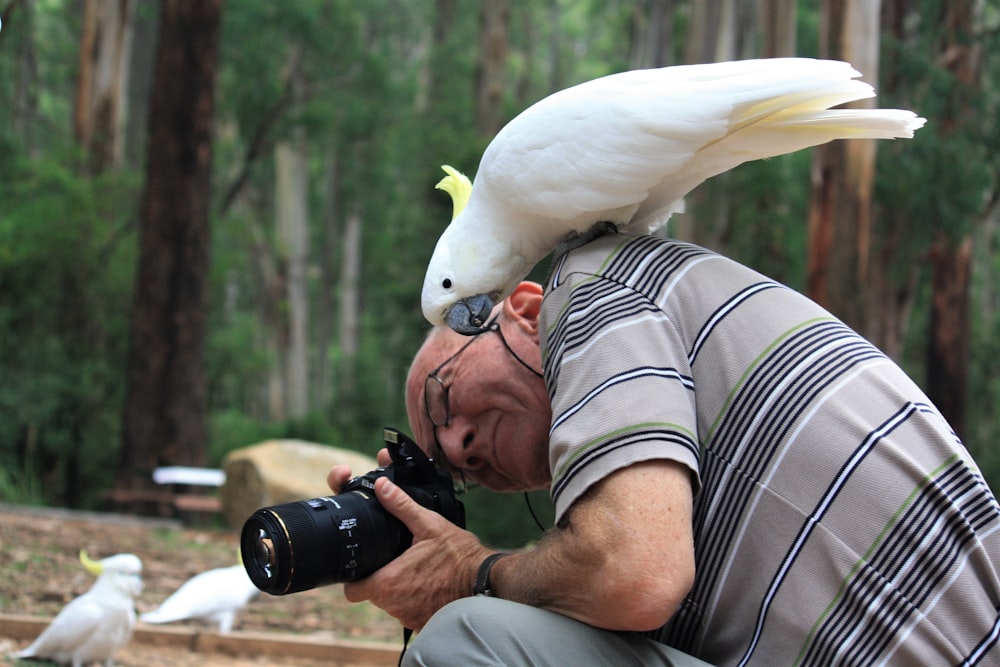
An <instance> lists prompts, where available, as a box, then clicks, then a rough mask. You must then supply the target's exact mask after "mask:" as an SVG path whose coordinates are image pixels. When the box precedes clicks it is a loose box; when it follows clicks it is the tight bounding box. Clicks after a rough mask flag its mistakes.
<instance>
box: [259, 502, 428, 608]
mask: <svg viewBox="0 0 1000 667" xmlns="http://www.w3.org/2000/svg"><path fill="white" fill-rule="evenodd" d="M411 541H412V536H411V535H410V533H409V531H408V530H407V529H406V527H405V526H404V525H403V524H402V523H401V522H400V521H399V520H398V519H396V518H395V517H393V516H391V515H390V514H388V513H387V512H386V511H385V510H384V509H382V506H381V505H379V504H378V501H377V500H375V497H374V495H373V494H371V493H370V492H368V491H363V490H355V491H350V492H347V493H342V494H340V495H337V496H327V497H321V498H313V499H311V500H300V501H296V502H292V503H285V504H283V505H273V506H271V507H264V508H262V509H259V510H257V511H256V512H254V514H253V515H252V516H251V517H250V518H249V519H247V521H246V523H245V524H244V525H243V531H242V534H241V535H240V551H241V553H242V556H243V566H244V567H245V568H246V571H247V574H248V575H249V576H250V580H251V581H253V583H254V585H255V586H257V588H259V589H260V590H262V591H264V592H265V593H270V594H271V595H286V594H288V593H297V592H299V591H304V590H308V589H310V588H316V587H317V586H325V585H327V584H333V583H340V582H344V581H354V580H355V579H361V578H363V577H366V576H368V575H369V574H371V573H372V572H374V571H375V570H377V569H378V568H380V567H382V566H383V565H385V564H386V563H388V562H389V561H390V560H392V559H393V558H395V557H396V556H398V555H399V554H400V553H402V552H403V551H404V550H405V549H406V548H407V547H409V545H410V542H411Z"/></svg>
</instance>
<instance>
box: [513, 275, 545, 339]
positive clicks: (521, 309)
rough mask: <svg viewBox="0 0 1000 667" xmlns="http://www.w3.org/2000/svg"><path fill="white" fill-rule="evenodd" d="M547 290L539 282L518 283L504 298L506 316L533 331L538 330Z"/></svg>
mask: <svg viewBox="0 0 1000 667" xmlns="http://www.w3.org/2000/svg"><path fill="white" fill-rule="evenodd" d="M544 294H545V292H544V290H543V289H542V286H541V285H539V284H538V283H532V282H528V281H523V282H521V283H518V285H517V287H515V288H514V291H513V292H511V295H510V296H509V297H507V298H506V299H505V300H504V303H503V313H504V318H505V319H508V320H510V321H512V322H517V323H519V324H520V325H522V326H525V327H527V329H528V330H529V331H531V332H532V333H534V332H536V331H537V330H538V313H539V311H541V309H542V297H543V296H544Z"/></svg>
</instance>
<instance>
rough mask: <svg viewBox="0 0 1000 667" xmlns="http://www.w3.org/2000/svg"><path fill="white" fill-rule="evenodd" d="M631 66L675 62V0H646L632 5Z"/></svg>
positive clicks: (646, 66)
mask: <svg viewBox="0 0 1000 667" xmlns="http://www.w3.org/2000/svg"><path fill="white" fill-rule="evenodd" d="M631 32H632V34H631V37H632V39H631V46H630V49H629V51H630V54H629V69H644V68H648V67H667V66H668V65H671V64H673V33H674V0H644V1H643V2H637V3H635V5H634V6H633V8H632V30H631Z"/></svg>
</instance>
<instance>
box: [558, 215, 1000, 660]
mask: <svg viewBox="0 0 1000 667" xmlns="http://www.w3.org/2000/svg"><path fill="white" fill-rule="evenodd" d="M540 325H541V326H540V331H541V339H542V340H541V345H542V354H543V360H544V366H545V380H546V383H547V385H548V389H549V396H550V399H551V402H552V415H553V416H552V427H551V433H550V466H551V469H552V478H553V481H552V488H551V494H552V498H553V501H554V503H555V506H556V514H557V517H559V516H561V515H562V514H563V513H565V512H566V510H567V508H569V507H570V506H571V505H572V503H573V501H574V500H575V499H576V498H578V497H580V495H581V494H582V493H583V492H584V491H586V489H587V488H588V487H589V486H590V485H591V484H593V483H594V482H596V481H597V480H600V479H601V478H603V477H605V476H606V475H608V474H609V473H611V472H612V471H614V470H617V469H620V468H623V467H625V466H628V465H630V464H633V463H636V462H639V461H646V460H651V459H670V460H675V461H679V462H681V463H683V464H684V465H686V466H688V467H689V468H690V469H691V471H692V479H693V482H694V489H695V502H694V540H695V558H696V567H697V572H696V577H695V582H694V586H693V588H692V589H691V591H690V593H689V594H688V596H687V598H686V600H685V601H684V603H683V604H682V606H681V608H680V609H679V611H678V612H677V613H676V614H675V616H674V617H673V618H672V619H671V621H670V623H668V625H667V626H665V627H664V628H663V629H662V630H661V631H659V632H657V633H654V636H655V637H656V638H657V639H659V640H660V641H663V642H665V643H667V644H670V645H671V646H674V647H676V648H678V649H680V650H683V651H685V652H688V653H691V654H693V655H696V656H698V657H700V658H702V659H704V660H707V661H708V662H711V663H714V664H726V665H744V664H747V665H750V664H752V665H767V666H768V667H773V666H774V665H830V664H847V665H875V664H881V663H883V662H885V663H889V664H901V665H918V664H919V665H931V664H935V665H936V664H949V665H956V664H976V663H978V662H983V663H984V664H986V663H988V662H990V661H993V662H996V661H998V660H1000V649H998V648H997V640H998V635H1000V623H998V609H1000V567H998V564H1000V531H998V528H1000V508H998V505H997V500H996V498H995V497H994V495H993V494H992V493H991V491H990V489H989V488H988V487H987V485H986V483H985V482H984V480H983V479H982V477H981V475H980V473H979V471H978V469H977V468H976V465H975V463H974V462H973V461H972V459H971V458H970V456H969V454H968V452H967V451H966V449H965V448H964V446H963V445H962V443H961V442H960V441H959V440H958V438H957V437H956V436H955V434H954V432H953V431H952V430H951V429H950V427H949V426H948V424H947V423H946V422H945V420H944V419H943V418H942V417H941V415H940V414H939V413H938V411H937V410H936V409H935V408H934V406H933V405H931V404H930V402H929V400H928V399H927V397H926V396H925V395H924V394H923V392H922V391H921V390H920V389H919V388H918V387H917V386H916V385H915V384H914V383H913V381H912V380H910V379H909V378H908V377H907V375H906V374H905V373H904V372H903V371H902V370H901V369H900V368H899V367H898V366H897V365H896V364H894V363H893V362H892V361H891V360H889V359H888V358H887V357H886V356H885V355H883V354H882V353H881V352H879V351H878V350H877V349H876V348H875V347H873V346H872V345H871V344H870V343H868V342H867V341H866V340H865V339H864V338H862V337H861V336H859V335H858V334H857V333H855V332H854V331H852V330H851V329H849V328H848V327H847V326H845V325H844V324H843V323H841V322H840V321H839V320H837V319H836V318H835V317H833V316H832V315H831V314H830V313H828V312H827V311H825V310H824V309H822V308H821V307H820V306H819V305H817V304H816V303H814V302H813V301H811V300H809V299H807V298H806V297H804V296H802V295H801V294H799V293H797V292H795V291H794V290H792V289H789V288H787V287H785V286H783V285H781V284H779V283H776V282H774V281H772V280H770V279H768V278H766V277H764V276H762V275H760V274H759V273H756V272H755V271H752V270H750V269H748V268H746V267H744V266H742V265H740V264H738V263H736V262H733V261H731V260H729V259H726V258H725V257H722V256H720V255H718V254H716V253H713V252H711V251H708V250H705V249H704V248H699V247H697V246H694V245H690V244H686V243H681V242H677V241H672V240H666V239H661V238H655V237H651V236H626V235H610V236H604V237H601V238H598V239H597V240H595V241H593V242H591V243H588V244H587V245H584V246H582V247H580V248H577V249H575V250H572V251H570V252H569V253H567V254H566V255H564V256H562V257H561V258H560V259H559V261H558V262H557V263H556V265H555V266H554V269H553V272H552V275H551V276H550V280H549V284H548V285H547V286H546V294H545V300H544V302H543V306H542V312H541V316H540Z"/></svg>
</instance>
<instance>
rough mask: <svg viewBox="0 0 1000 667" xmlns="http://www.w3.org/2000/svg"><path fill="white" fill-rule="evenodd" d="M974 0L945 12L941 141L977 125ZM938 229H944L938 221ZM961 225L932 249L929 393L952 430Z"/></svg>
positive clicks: (964, 314) (963, 353)
mask: <svg viewBox="0 0 1000 667" xmlns="http://www.w3.org/2000/svg"><path fill="white" fill-rule="evenodd" d="M977 6H978V3H976V2H975V1H974V0H953V1H952V2H949V3H947V5H946V6H945V8H944V9H943V12H944V16H943V18H944V26H945V30H944V32H945V39H944V43H943V44H942V45H941V56H940V60H941V63H942V65H943V66H944V67H945V69H947V70H948V71H949V72H950V73H951V75H952V76H953V80H954V82H955V85H954V87H953V89H952V91H951V94H950V95H949V96H948V99H947V104H945V105H944V107H943V114H942V117H941V118H940V120H939V122H938V123H937V131H938V134H939V135H940V141H944V142H947V141H948V140H949V136H951V135H953V134H957V133H959V132H961V131H965V130H966V127H967V126H970V125H971V126H973V127H974V126H975V123H976V122H977V119H976V118H975V117H973V113H974V112H971V111H970V110H971V109H973V108H974V107H973V105H971V104H968V99H967V98H968V96H969V95H970V94H971V93H972V91H975V90H977V89H978V88H979V87H980V85H981V81H980V77H981V69H982V64H981V62H980V58H981V55H980V47H979V45H978V44H977V43H976V42H975V40H974V38H973V37H972V36H973V35H975V34H976V32H977V28H978V25H979V19H978V16H977ZM941 228H942V229H947V226H946V224H945V221H942V224H941ZM968 229H969V226H968V225H966V226H965V230H966V231H964V232H962V233H961V234H954V233H953V234H946V233H942V234H940V236H939V238H938V240H937V242H936V243H935V245H934V246H933V248H932V249H931V266H932V280H931V285H932V295H931V317H930V322H929V327H930V332H929V335H928V345H927V393H928V396H929V397H930V399H931V401H933V403H934V404H935V405H936V406H938V408H939V409H940V410H941V412H942V414H944V416H945V418H946V419H947V420H948V422H949V423H950V424H951V426H952V428H953V429H955V432H956V433H958V434H959V436H962V435H963V434H964V433H965V405H966V401H967V394H968V357H969V354H968V349H969V336H970V324H969V274H970V262H971V257H972V252H971V251H972V239H971V236H970V234H969V232H968V231H967V230H968Z"/></svg>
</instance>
